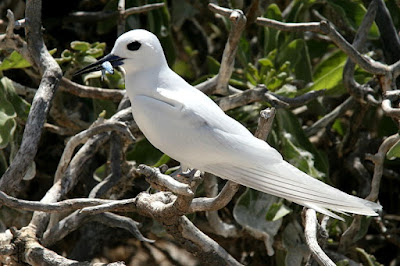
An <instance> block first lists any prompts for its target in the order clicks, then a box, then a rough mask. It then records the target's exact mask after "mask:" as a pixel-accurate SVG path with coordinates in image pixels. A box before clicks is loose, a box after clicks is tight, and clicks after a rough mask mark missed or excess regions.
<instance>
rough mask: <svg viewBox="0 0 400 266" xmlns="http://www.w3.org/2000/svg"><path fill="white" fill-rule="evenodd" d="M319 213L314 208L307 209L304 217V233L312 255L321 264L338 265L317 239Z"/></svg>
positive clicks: (326, 265) (327, 265)
mask: <svg viewBox="0 0 400 266" xmlns="http://www.w3.org/2000/svg"><path fill="white" fill-rule="evenodd" d="M317 221H318V220H317V214H316V212H315V210H313V209H306V211H305V219H304V235H305V238H306V242H307V245H308V247H309V248H310V251H311V254H312V256H313V257H314V258H315V260H316V261H317V262H318V263H319V264H320V265H325V266H334V265H336V264H335V263H334V262H333V261H332V260H331V259H330V258H329V257H328V256H327V255H326V254H325V253H324V251H323V250H322V248H321V247H320V246H319V244H318V240H317Z"/></svg>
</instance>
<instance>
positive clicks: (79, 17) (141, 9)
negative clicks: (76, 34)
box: [65, 3, 164, 22]
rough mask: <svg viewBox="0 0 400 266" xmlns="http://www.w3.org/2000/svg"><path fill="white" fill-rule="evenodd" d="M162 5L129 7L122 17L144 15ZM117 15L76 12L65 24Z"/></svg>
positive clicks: (101, 12)
mask: <svg viewBox="0 0 400 266" xmlns="http://www.w3.org/2000/svg"><path fill="white" fill-rule="evenodd" d="M163 6H164V3H154V4H147V5H143V6H138V7H131V8H128V9H126V10H124V12H123V16H124V17H127V16H130V15H133V14H139V13H145V12H148V11H151V10H154V9H157V8H160V7H163ZM118 15H119V12H118V11H114V12H110V11H98V12H86V11H78V12H73V13H71V14H70V15H69V16H68V17H67V19H65V22H92V21H99V20H105V19H109V18H113V17H117V16H118Z"/></svg>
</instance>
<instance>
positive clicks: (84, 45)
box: [71, 41, 90, 52]
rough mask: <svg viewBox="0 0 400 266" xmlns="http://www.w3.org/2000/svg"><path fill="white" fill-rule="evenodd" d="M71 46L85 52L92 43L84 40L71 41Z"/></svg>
mask: <svg viewBox="0 0 400 266" xmlns="http://www.w3.org/2000/svg"><path fill="white" fill-rule="evenodd" d="M71 48H72V49H73V50H75V51H81V52H85V51H87V50H88V49H89V48H90V43H88V42H82V41H73V42H71Z"/></svg>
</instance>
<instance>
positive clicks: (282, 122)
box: [275, 109, 329, 181]
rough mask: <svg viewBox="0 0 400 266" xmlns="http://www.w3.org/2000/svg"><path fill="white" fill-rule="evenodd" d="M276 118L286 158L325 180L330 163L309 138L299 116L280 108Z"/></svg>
mask: <svg viewBox="0 0 400 266" xmlns="http://www.w3.org/2000/svg"><path fill="white" fill-rule="evenodd" d="M275 119H276V121H277V125H278V132H279V134H280V141H281V153H282V155H283V157H284V158H285V160H287V161H288V162H289V163H291V164H292V165H294V166H296V167H297V168H299V169H300V170H302V171H303V172H305V173H307V174H309V175H311V176H313V177H316V178H318V179H322V180H324V179H325V177H326V176H327V174H328V169H329V166H328V163H327V161H326V159H325V157H323V156H322V154H321V153H319V152H318V151H317V149H316V148H315V147H314V146H313V145H312V144H311V142H310V141H309V140H308V138H307V136H306V135H305V133H304V131H303V129H302V128H301V124H300V123H299V121H298V119H297V117H296V116H295V115H293V114H292V113H291V112H290V111H287V110H284V109H279V110H277V112H276V116H275ZM324 181H325V180H324Z"/></svg>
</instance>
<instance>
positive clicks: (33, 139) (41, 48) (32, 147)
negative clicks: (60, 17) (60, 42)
mask: <svg viewBox="0 0 400 266" xmlns="http://www.w3.org/2000/svg"><path fill="white" fill-rule="evenodd" d="M41 9H42V1H41V0H31V1H28V2H27V3H26V10H25V14H26V27H25V34H26V39H27V44H28V50H29V54H30V56H31V58H32V59H33V60H32V61H33V62H34V63H35V64H36V65H37V66H38V67H39V70H40V72H41V73H42V75H43V77H42V80H41V82H40V85H39V88H38V90H37V92H36V95H35V97H34V99H33V102H32V106H31V109H30V112H29V115H28V120H27V123H26V125H25V130H24V133H23V136H22V142H21V146H20V148H19V150H18V152H17V154H16V156H15V158H14V159H13V161H12V163H11V164H10V166H9V167H8V169H7V171H6V172H5V173H4V175H3V177H2V178H1V179H0V190H2V191H4V192H6V193H10V192H15V189H16V187H17V185H18V184H19V183H20V182H21V180H22V178H23V177H24V175H25V173H26V171H27V170H28V167H29V165H30V164H31V162H32V161H33V159H34V157H35V155H36V153H37V150H38V145H39V140H40V136H41V133H42V129H43V125H44V123H45V121H46V118H47V114H48V112H49V108H50V103H51V101H52V99H53V97H54V94H55V91H56V90H57V87H58V83H59V81H60V79H61V77H62V72H61V69H60V67H59V66H58V64H57V63H56V61H55V60H54V59H53V57H52V56H51V55H50V54H49V52H48V51H47V48H46V46H45V44H44V42H43V37H42V32H41V31H42V24H41V14H42V13H41Z"/></svg>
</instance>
